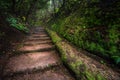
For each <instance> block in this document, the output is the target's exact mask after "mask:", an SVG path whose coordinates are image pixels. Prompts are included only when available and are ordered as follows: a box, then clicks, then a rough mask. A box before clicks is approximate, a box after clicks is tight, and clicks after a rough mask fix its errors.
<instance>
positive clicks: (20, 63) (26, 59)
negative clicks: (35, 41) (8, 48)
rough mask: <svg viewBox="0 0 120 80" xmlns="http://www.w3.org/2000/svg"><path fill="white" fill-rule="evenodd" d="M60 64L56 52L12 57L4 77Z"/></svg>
mask: <svg viewBox="0 0 120 80" xmlns="http://www.w3.org/2000/svg"><path fill="white" fill-rule="evenodd" d="M59 63H60V61H59V57H58V56H57V55H56V51H45V52H34V53H29V54H22V55H18V56H14V57H11V58H10V59H9V60H8V63H7V65H6V66H5V69H4V75H12V74H15V73H22V72H26V71H28V72H29V71H36V70H40V69H45V68H46V67H50V66H54V65H58V64H59Z"/></svg>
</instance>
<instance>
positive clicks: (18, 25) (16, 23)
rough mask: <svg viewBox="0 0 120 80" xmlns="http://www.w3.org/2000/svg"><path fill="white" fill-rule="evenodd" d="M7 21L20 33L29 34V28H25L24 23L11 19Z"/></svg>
mask: <svg viewBox="0 0 120 80" xmlns="http://www.w3.org/2000/svg"><path fill="white" fill-rule="evenodd" d="M7 21H8V22H9V24H10V26H11V27H14V28H16V29H18V30H20V31H24V32H26V33H28V32H29V29H28V28H27V27H25V26H24V24H23V23H20V22H19V21H18V20H17V19H16V18H14V17H9V18H7Z"/></svg>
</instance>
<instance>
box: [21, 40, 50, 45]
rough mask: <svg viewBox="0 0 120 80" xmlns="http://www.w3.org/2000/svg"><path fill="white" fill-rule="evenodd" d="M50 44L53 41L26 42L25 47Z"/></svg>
mask: <svg viewBox="0 0 120 80" xmlns="http://www.w3.org/2000/svg"><path fill="white" fill-rule="evenodd" d="M47 43H48V44H49V43H52V41H51V40H39V41H26V42H24V43H23V44H24V45H34V44H36V45H37V44H47Z"/></svg>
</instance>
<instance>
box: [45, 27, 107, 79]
mask: <svg viewBox="0 0 120 80" xmlns="http://www.w3.org/2000/svg"><path fill="white" fill-rule="evenodd" d="M47 31H48V33H49V35H50V36H51V38H52V40H53V42H54V43H55V45H56V47H57V49H58V50H59V52H60V55H61V59H62V61H63V62H64V63H65V64H66V65H68V67H69V68H70V69H71V70H72V72H74V73H75V76H76V77H77V80H106V79H105V78H104V77H103V76H102V75H101V74H98V73H95V72H91V71H90V70H88V69H87V67H86V65H85V64H84V62H82V61H81V60H80V59H79V58H78V57H77V56H75V55H74V51H72V50H71V48H70V47H69V46H68V45H67V44H66V43H65V42H63V41H62V39H61V38H60V37H59V36H58V35H57V34H56V33H55V32H54V31H51V30H48V29H47ZM56 38H57V39H56ZM68 53H69V54H68Z"/></svg>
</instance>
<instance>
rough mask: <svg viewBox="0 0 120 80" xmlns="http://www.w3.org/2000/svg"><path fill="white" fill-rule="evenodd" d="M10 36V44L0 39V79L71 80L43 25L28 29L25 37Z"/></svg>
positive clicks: (13, 34)
mask: <svg viewBox="0 0 120 80" xmlns="http://www.w3.org/2000/svg"><path fill="white" fill-rule="evenodd" d="M10 35H11V36H12V37H11V36H9V38H10V39H9V40H8V43H9V44H10V45H9V44H8V43H6V42H4V40H3V42H4V43H5V44H3V45H4V46H5V47H2V49H1V51H5V54H4V55H5V56H6V57H4V56H3V55H1V58H0V65H2V66H1V76H0V77H1V80H75V79H74V77H73V76H72V75H71V74H70V72H69V71H68V70H67V69H66V68H65V67H64V66H63V64H62V62H61V61H60V59H59V56H58V52H57V51H56V49H55V48H54V47H55V46H54V44H53V43H52V41H51V39H50V37H49V36H48V34H47V33H46V31H45V29H44V28H42V27H37V28H35V29H32V30H31V33H30V34H29V35H27V36H25V35H21V34H20V35H19V36H18V34H17V35H16V34H15V33H14V32H11V34H10ZM5 39H8V36H6V38H5ZM18 53H19V54H18Z"/></svg>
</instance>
